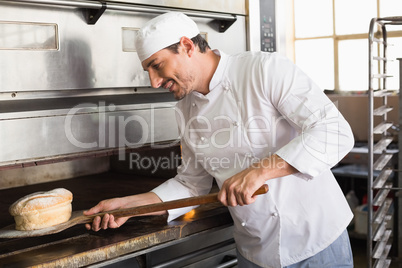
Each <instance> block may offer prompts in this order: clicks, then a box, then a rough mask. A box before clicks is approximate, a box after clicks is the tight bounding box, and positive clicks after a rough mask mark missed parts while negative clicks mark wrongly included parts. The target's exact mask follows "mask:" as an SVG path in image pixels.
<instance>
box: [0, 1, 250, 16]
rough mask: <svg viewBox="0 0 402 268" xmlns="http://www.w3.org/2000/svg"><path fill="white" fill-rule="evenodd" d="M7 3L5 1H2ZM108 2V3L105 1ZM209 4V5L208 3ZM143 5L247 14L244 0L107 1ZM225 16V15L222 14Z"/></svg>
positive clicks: (82, 4) (115, 6) (118, 6)
mask: <svg viewBox="0 0 402 268" xmlns="http://www.w3.org/2000/svg"><path fill="white" fill-rule="evenodd" d="M1 1H5V0H1ZM7 2H10V3H24V4H30V5H33V4H38V5H46V6H48V5H50V6H66V7H78V8H90V9H100V8H101V7H102V2H101V1H83V0H7ZM105 2H106V1H105ZM113 2H115V3H113ZM208 2H209V3H208ZM122 3H125V5H122ZM134 5H143V6H142V8H143V9H139V10H138V11H149V12H151V13H158V9H157V7H163V8H166V9H172V8H176V9H190V10H198V11H200V10H202V11H211V12H222V13H231V14H240V15H245V14H246V7H245V2H244V1H242V0H214V1H211V0H205V1H202V2H196V1H192V0H180V1H178V0H135V1H133V0H122V1H114V0H109V1H107V6H108V9H112V10H122V9H123V8H124V7H129V6H134ZM147 6H148V7H147ZM222 16H224V14H222Z"/></svg>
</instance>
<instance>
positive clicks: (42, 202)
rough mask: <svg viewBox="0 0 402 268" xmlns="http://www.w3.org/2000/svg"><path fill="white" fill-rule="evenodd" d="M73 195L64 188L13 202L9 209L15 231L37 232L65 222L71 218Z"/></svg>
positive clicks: (31, 195) (34, 194)
mask: <svg viewBox="0 0 402 268" xmlns="http://www.w3.org/2000/svg"><path fill="white" fill-rule="evenodd" d="M72 200H73V194H72V193H71V192H70V191H69V190H66V189H64V188H57V189H54V190H51V191H48V192H36V193H33V194H30V195H27V196H24V197H22V198H20V199H18V200H17V201H15V202H14V203H13V204H12V205H11V206H10V208H9V212H10V214H11V215H12V216H14V220H15V229H17V230H21V231H29V230H37V229H42V228H46V227H50V226H53V225H57V224H60V223H63V222H66V221H68V220H69V219H70V217H71V210H72V208H71V202H72Z"/></svg>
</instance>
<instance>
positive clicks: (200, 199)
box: [86, 184, 268, 222]
mask: <svg viewBox="0 0 402 268" xmlns="http://www.w3.org/2000/svg"><path fill="white" fill-rule="evenodd" d="M267 192H268V185H267V184H264V185H263V186H261V187H260V188H259V189H258V190H257V191H255V193H254V194H253V196H256V195H261V194H265V193H267ZM216 202H219V201H218V193H213V194H207V195H201V196H195V197H189V198H183V199H178V200H173V201H167V202H160V203H155V204H149V205H145V206H138V207H133V208H126V209H116V210H111V211H106V212H102V213H97V214H93V215H90V216H87V220H86V222H92V220H93V218H95V217H96V216H100V217H102V216H103V215H105V214H112V215H113V216H115V217H117V218H121V217H128V216H135V215H140V214H146V213H151V212H157V211H164V210H169V209H175V208H182V207H190V206H197V205H202V204H208V203H216Z"/></svg>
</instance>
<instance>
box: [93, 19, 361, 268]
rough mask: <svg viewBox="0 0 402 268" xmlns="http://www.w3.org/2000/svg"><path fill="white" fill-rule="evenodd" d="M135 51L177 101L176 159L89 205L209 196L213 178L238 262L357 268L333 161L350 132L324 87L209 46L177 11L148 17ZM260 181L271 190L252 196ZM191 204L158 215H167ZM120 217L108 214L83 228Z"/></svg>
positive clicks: (253, 56) (272, 61) (287, 69)
mask: <svg viewBox="0 0 402 268" xmlns="http://www.w3.org/2000/svg"><path fill="white" fill-rule="evenodd" d="M136 48H137V52H138V56H139V58H140V60H141V62H142V66H143V68H144V70H146V71H148V73H149V78H150V81H151V85H152V87H155V88H159V87H163V88H166V89H168V90H169V91H170V92H172V93H173V94H174V96H175V98H176V99H178V100H179V102H178V103H177V123H178V126H179V129H180V133H181V145H182V159H183V163H184V164H183V165H181V166H180V167H179V168H178V174H177V176H175V177H174V178H172V179H170V180H168V181H166V182H165V183H163V184H162V185H160V186H159V187H157V188H155V189H154V190H152V191H151V192H149V193H144V194H140V195H133V196H128V197H124V198H115V199H110V200H104V201H102V202H100V203H99V204H98V205H97V206H95V207H93V208H92V209H90V210H89V211H87V212H85V214H87V215H90V214H93V213H97V212H100V211H105V210H110V209H116V208H124V207H131V206H138V205H143V204H149V203H155V202H161V201H169V200H173V199H179V198H185V197H191V196H196V195H202V194H207V193H208V192H209V190H210V189H211V186H212V182H213V178H215V179H216V182H217V184H218V186H219V187H220V192H219V196H218V198H219V200H220V201H221V202H222V203H223V204H224V205H226V206H228V208H229V210H230V213H231V215H232V217H233V221H234V226H235V228H234V229H235V231H234V237H235V240H236V244H237V248H238V253H239V254H238V255H239V264H238V265H239V267H317V268H322V267H353V258H352V253H351V250H350V243H349V238H348V235H347V232H346V227H347V226H348V224H349V222H350V221H351V219H352V217H353V214H352V212H351V211H350V208H349V206H348V204H347V202H346V199H345V197H344V195H343V193H342V191H341V189H340V187H339V185H338V184H337V181H336V180H335V178H334V176H333V174H332V173H331V170H330V169H331V167H333V166H334V165H336V164H337V163H338V162H339V161H340V160H341V159H342V158H343V157H344V156H345V155H346V154H347V153H348V152H349V151H350V149H351V148H352V147H353V144H354V140H353V135H352V132H351V129H350V127H349V125H348V123H347V122H346V121H345V119H344V118H343V117H342V115H341V114H340V113H339V111H338V110H337V108H336V107H335V105H334V104H333V103H332V102H331V101H330V100H329V99H328V98H327V97H326V96H325V94H324V93H323V92H322V90H321V89H320V88H318V86H317V85H316V84H314V83H313V82H312V81H311V79H310V78H309V77H307V76H306V75H305V74H304V73H303V72H302V71H301V70H300V69H298V68H297V67H296V66H295V65H294V64H293V63H291V62H290V61H289V60H287V59H285V58H283V57H281V56H280V55H278V54H275V53H264V52H244V53H240V54H238V55H226V54H225V53H224V52H223V51H219V50H211V49H210V48H209V46H208V44H207V43H206V41H205V40H204V39H202V37H201V36H200V35H199V30H198V27H197V25H196V24H195V23H194V22H193V21H192V20H191V19H189V18H188V17H187V16H185V15H183V14H181V13H175V12H172V13H166V14H164V15H161V16H158V17H156V18H155V19H153V20H151V21H149V22H148V23H147V24H146V25H145V26H144V27H143V28H142V29H141V30H140V31H139V34H138V37H137V40H136ZM264 183H267V184H268V185H269V188H270V191H269V192H268V193H267V194H265V195H260V196H257V197H252V194H253V193H254V192H255V191H256V190H257V189H258V188H259V187H260V186H262V185H263V184H264ZM191 209H192V208H191V207H190V208H183V209H175V210H170V211H163V212H160V213H157V214H162V213H168V220H169V221H170V220H173V219H175V218H177V217H178V216H180V215H182V214H184V213H186V212H188V211H189V210H191ZM126 220H127V218H119V219H115V218H114V217H113V216H112V215H105V216H104V217H103V218H102V219H100V218H99V217H98V218H96V219H95V220H94V222H93V223H92V225H89V224H88V225H87V226H86V227H87V229H91V228H92V229H93V230H94V231H98V230H99V229H101V228H102V229H106V228H117V227H119V226H121V225H122V224H123V223H124V222H125V221H126ZM308 265H309V266H308Z"/></svg>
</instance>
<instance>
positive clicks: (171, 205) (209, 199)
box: [0, 184, 268, 238]
mask: <svg viewBox="0 0 402 268" xmlns="http://www.w3.org/2000/svg"><path fill="white" fill-rule="evenodd" d="M267 192H268V185H267V184H264V185H263V186H261V187H260V188H259V189H258V190H257V191H256V192H255V193H254V194H253V196H255V195H260V194H265V193H267ZM216 202H219V201H218V193H212V194H207V195H201V196H196V197H189V198H183V199H178V200H173V201H167V202H160V203H155V204H149V205H144V206H138V207H133V208H125V209H116V210H110V211H106V212H101V213H97V214H93V215H90V216H85V215H83V211H74V212H73V213H72V215H71V218H70V219H69V220H68V221H66V222H64V223H60V224H57V225H54V226H50V227H47V228H43V229H38V230H32V231H19V230H15V225H14V224H13V225H10V226H7V227H5V228H3V229H0V238H23V237H35V236H44V235H50V234H55V233H59V232H61V231H63V230H66V229H68V228H70V227H73V226H75V225H78V224H84V223H91V222H92V221H93V219H94V218H95V217H97V216H100V217H102V216H104V215H105V214H112V215H113V216H114V217H116V218H121V217H128V216H135V215H141V214H146V213H151V212H156V211H163V210H169V209H175V208H182V207H189V206H197V205H202V204H208V203H216Z"/></svg>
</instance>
